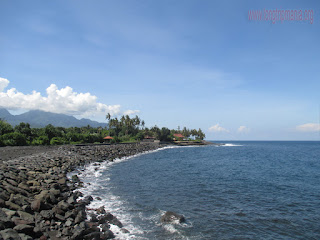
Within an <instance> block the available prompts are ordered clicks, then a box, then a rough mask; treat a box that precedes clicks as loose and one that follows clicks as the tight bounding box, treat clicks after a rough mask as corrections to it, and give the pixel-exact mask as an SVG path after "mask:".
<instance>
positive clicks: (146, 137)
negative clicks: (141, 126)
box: [144, 136, 155, 139]
mask: <svg viewBox="0 0 320 240" xmlns="http://www.w3.org/2000/svg"><path fill="white" fill-rule="evenodd" d="M144 138H145V139H155V137H150V136H144Z"/></svg>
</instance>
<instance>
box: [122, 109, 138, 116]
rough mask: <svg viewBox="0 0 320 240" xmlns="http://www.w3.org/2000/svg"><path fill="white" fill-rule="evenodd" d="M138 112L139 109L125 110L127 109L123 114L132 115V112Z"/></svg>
mask: <svg viewBox="0 0 320 240" xmlns="http://www.w3.org/2000/svg"><path fill="white" fill-rule="evenodd" d="M139 112H140V110H127V111H124V112H123V114H124V115H133V114H137V113H139Z"/></svg>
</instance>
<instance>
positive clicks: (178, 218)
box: [160, 211, 186, 223]
mask: <svg viewBox="0 0 320 240" xmlns="http://www.w3.org/2000/svg"><path fill="white" fill-rule="evenodd" d="M160 221H161V222H162V223H175V222H178V223H183V222H185V221H186V220H185V218H184V216H182V215H180V214H177V213H175V212H170V211H168V212H166V213H165V214H164V215H162V217H161V218H160Z"/></svg>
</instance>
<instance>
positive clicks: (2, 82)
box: [0, 77, 9, 92]
mask: <svg viewBox="0 0 320 240" xmlns="http://www.w3.org/2000/svg"><path fill="white" fill-rule="evenodd" d="M8 85H9V80H8V79H5V78H1V77H0V92H2V91H3V90H4V89H5V88H6V87H7V86H8Z"/></svg>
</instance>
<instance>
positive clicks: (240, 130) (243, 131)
mask: <svg viewBox="0 0 320 240" xmlns="http://www.w3.org/2000/svg"><path fill="white" fill-rule="evenodd" d="M237 131H238V132H239V133H247V132H249V131H250V129H249V128H248V127H246V126H240V127H239V128H238V130H237Z"/></svg>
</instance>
